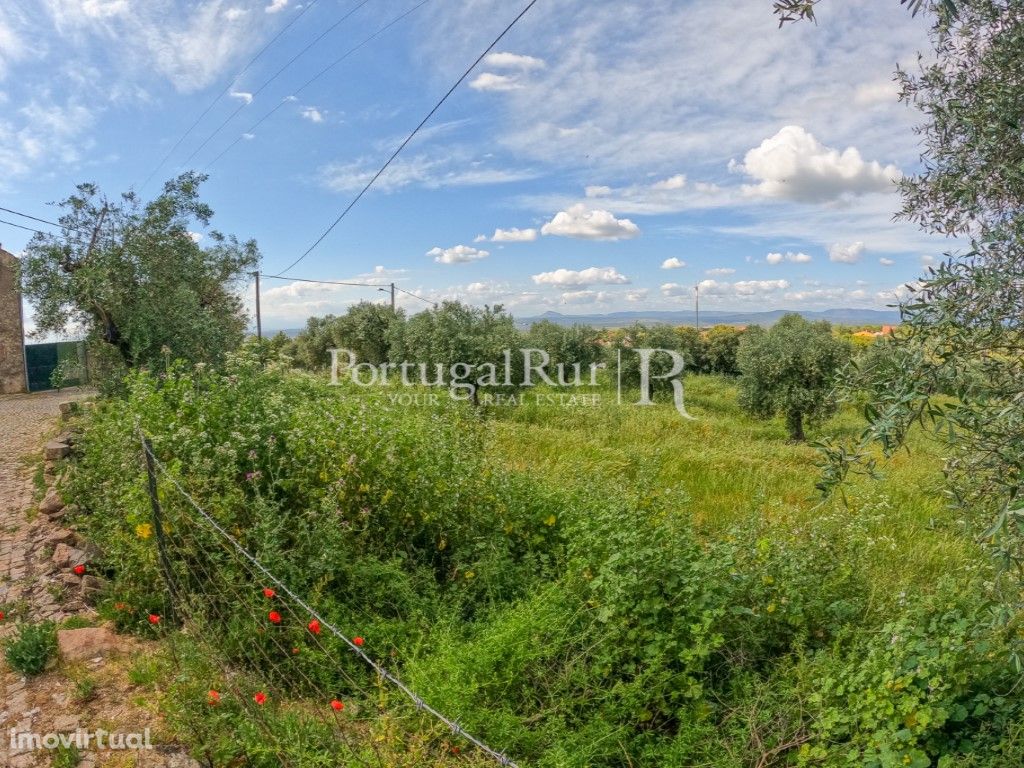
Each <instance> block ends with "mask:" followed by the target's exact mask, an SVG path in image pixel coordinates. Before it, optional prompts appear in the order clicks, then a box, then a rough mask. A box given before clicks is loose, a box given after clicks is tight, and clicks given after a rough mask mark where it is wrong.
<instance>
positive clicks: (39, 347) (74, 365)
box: [25, 341, 87, 392]
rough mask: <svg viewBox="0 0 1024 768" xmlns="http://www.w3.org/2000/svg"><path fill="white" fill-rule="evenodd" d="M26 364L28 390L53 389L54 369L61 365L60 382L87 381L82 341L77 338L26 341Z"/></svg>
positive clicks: (72, 384) (67, 384)
mask: <svg viewBox="0 0 1024 768" xmlns="http://www.w3.org/2000/svg"><path fill="white" fill-rule="evenodd" d="M25 366H26V367H27V368H28V391H29V392H39V391H40V390H44V389H53V388H54V384H55V383H57V382H54V377H53V373H54V371H56V370H57V369H58V367H59V368H60V377H61V378H62V381H60V382H59V383H60V385H61V386H64V387H70V386H76V385H79V384H84V383H85V381H86V378H87V376H86V358H85V344H83V343H82V342H80V341H58V342H53V343H50V344H26V345H25Z"/></svg>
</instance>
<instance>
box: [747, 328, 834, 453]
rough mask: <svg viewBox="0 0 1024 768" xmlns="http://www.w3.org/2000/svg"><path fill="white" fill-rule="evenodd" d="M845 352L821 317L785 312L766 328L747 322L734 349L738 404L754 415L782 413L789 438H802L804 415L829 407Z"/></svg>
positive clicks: (816, 416)
mask: <svg viewBox="0 0 1024 768" xmlns="http://www.w3.org/2000/svg"><path fill="white" fill-rule="evenodd" d="M849 358H850V348H849V346H848V345H847V344H845V343H844V342H842V341H841V340H839V339H837V338H836V337H835V336H833V334H832V327H831V326H830V325H829V324H828V323H826V322H816V323H811V322H808V321H807V320H805V319H804V318H802V317H801V316H800V315H797V314H790V315H786V316H785V317H783V318H782V319H781V320H780V321H779V322H778V323H776V324H775V325H774V326H773V327H772V328H771V329H769V330H767V331H766V330H764V329H763V328H761V327H758V326H756V327H754V328H750V329H748V330H747V332H746V333H745V334H744V336H743V339H742V341H741V342H740V345H739V350H738V352H737V365H738V367H739V370H740V381H739V403H740V406H741V407H742V408H743V409H744V410H746V411H748V412H749V413H751V414H753V415H754V416H758V417H760V418H771V417H773V416H776V415H779V414H781V415H783V416H785V418H786V428H787V429H788V430H789V437H790V439H791V440H794V441H802V440H804V439H805V436H804V423H805V421H806V422H809V423H816V422H820V421H822V420H823V419H825V418H827V417H828V416H831V415H832V414H833V413H835V411H836V407H837V403H836V398H835V394H834V384H835V379H836V375H837V373H838V372H839V370H840V369H841V368H842V367H843V366H844V365H845V364H846V362H847V361H848V360H849Z"/></svg>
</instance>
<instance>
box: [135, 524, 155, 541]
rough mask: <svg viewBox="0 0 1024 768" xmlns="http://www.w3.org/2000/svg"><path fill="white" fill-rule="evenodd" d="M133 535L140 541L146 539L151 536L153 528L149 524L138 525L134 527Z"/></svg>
mask: <svg viewBox="0 0 1024 768" xmlns="http://www.w3.org/2000/svg"><path fill="white" fill-rule="evenodd" d="M135 535H136V536H138V537H139V538H140V539H148V538H149V537H150V536H152V535H153V526H151V525H150V524H149V523H139V524H138V525H136V526H135Z"/></svg>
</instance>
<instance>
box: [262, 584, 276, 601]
mask: <svg viewBox="0 0 1024 768" xmlns="http://www.w3.org/2000/svg"><path fill="white" fill-rule="evenodd" d="M276 594H277V593H276V592H275V591H274V590H272V589H271V588H270V587H264V588H263V596H264V597H265V598H267V599H268V600H269V599H270V598H272V597H273V596H274V595H276Z"/></svg>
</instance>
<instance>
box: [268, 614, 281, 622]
mask: <svg viewBox="0 0 1024 768" xmlns="http://www.w3.org/2000/svg"><path fill="white" fill-rule="evenodd" d="M267 618H268V619H270V623H271V624H280V623H281V614H280V613H278V612H277V611H271V612H270V613H268V614H267Z"/></svg>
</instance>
